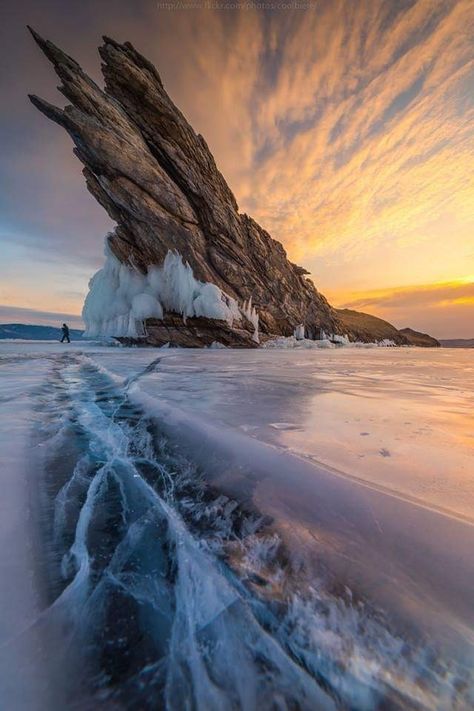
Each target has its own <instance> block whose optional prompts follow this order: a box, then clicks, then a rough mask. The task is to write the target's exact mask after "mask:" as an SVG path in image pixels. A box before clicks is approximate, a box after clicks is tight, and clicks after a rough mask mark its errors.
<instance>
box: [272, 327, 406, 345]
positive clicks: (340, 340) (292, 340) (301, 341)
mask: <svg viewBox="0 0 474 711" xmlns="http://www.w3.org/2000/svg"><path fill="white" fill-rule="evenodd" d="M295 330H296V329H295ZM322 333H323V335H324V338H322V339H321V340H319V341H312V340H310V339H309V338H298V337H297V336H296V335H293V336H279V337H278V338H272V339H271V340H269V341H266V342H265V343H263V344H262V348H285V349H290V348H341V346H342V347H345V348H388V347H390V346H395V345H396V343H395V342H394V341H391V340H390V339H388V338H384V339H383V341H378V342H375V343H363V342H362V341H350V340H349V339H348V338H347V336H337V335H332V336H330V338H329V337H328V336H327V335H326V334H325V333H324V332H322Z"/></svg>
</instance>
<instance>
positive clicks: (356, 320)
mask: <svg viewBox="0 0 474 711" xmlns="http://www.w3.org/2000/svg"><path fill="white" fill-rule="evenodd" d="M337 314H338V316H339V318H340V320H341V322H342V323H343V325H344V328H345V331H346V333H347V335H348V336H349V337H351V338H352V339H353V340H362V341H366V342H367V341H383V340H385V339H386V340H389V341H393V342H394V343H395V344H396V345H397V346H421V347H423V348H438V347H439V345H440V343H439V341H437V340H436V338H433V337H432V336H429V335H428V334H427V333H420V332H418V331H414V330H413V329H412V328H402V329H398V328H395V326H393V325H392V324H391V323H389V322H388V321H384V319H382V318H378V316H372V315H371V314H364V313H362V312H360V311H351V309H337Z"/></svg>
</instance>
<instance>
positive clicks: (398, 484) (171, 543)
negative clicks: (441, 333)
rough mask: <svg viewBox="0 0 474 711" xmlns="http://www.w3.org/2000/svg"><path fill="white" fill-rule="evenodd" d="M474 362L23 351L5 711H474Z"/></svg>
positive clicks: (10, 357)
mask: <svg viewBox="0 0 474 711" xmlns="http://www.w3.org/2000/svg"><path fill="white" fill-rule="evenodd" d="M137 308H138V307H137ZM249 308H251V307H249ZM298 335H301V334H298ZM472 357H473V355H472V352H470V351H463V350H447V349H446V350H445V349H439V350H423V349H385V348H380V349H379V348H377V349H347V350H346V349H343V348H342V349H339V348H336V349H329V348H328V349H319V350H310V349H306V348H301V349H300V348H296V349H289V350H286V349H262V350H256V351H232V350H229V349H209V350H199V351H198V350H196V351H184V350H175V349H136V348H135V349H129V348H108V347H100V346H97V345H94V344H88V343H84V344H71V345H68V346H60V345H59V344H46V343H45V344H41V343H35V344H26V343H25V344H23V343H22V344H15V343H7V344H1V345H0V369H1V370H0V377H1V378H2V397H1V398H0V426H1V453H2V511H3V514H2V525H1V527H0V534H1V541H0V562H1V566H2V578H1V582H0V603H1V605H2V619H1V626H0V631H1V634H2V637H1V639H0V645H1V647H0V649H1V651H0V663H1V664H0V666H1V665H3V674H2V675H1V676H0V685H1V688H0V705H2V702H3V706H5V707H7V708H15V709H16V708H20V709H21V708H25V709H26V708H28V709H30V708H35V709H36V708H37V709H41V711H43V709H47V708H51V704H52V702H51V698H53V697H58V698H60V702H58V701H57V700H56V698H55V702H56V705H57V704H58V703H60V705H61V707H62V708H67V707H68V704H72V701H71V699H72V698H74V703H75V705H74V708H79V709H81V708H84V709H86V708H90V707H91V704H92V705H94V704H98V703H99V702H100V703H104V704H107V703H110V704H111V705H112V706H113V707H114V708H115V707H118V708H122V707H126V708H127V707H137V708H144V709H147V708H157V707H165V708H169V709H181V708H185V707H187V706H189V708H199V709H206V711H207V709H209V710H212V709H216V710H217V709H219V711H220V709H227V708H229V709H234V708H241V709H254V708H255V709H256V708H260V709H267V708H268V709H269V708H295V707H296V708H303V709H315V708H318V709H319V708H322V709H323V708H328V709H333V708H334V709H335V708H352V709H381V708H394V709H397V708H400V709H402V708H412V709H415V708H417V709H439V710H440V711H441V710H444V709H451V708H456V709H469V708H471V706H472V704H473V701H474V696H473V694H474V685H473V684H474V679H473V671H472V670H473V663H472V662H473V655H474V634H473V633H474V627H473V620H474V601H473V599H472V589H473V585H474V553H473V551H474V545H473V544H474V486H473V481H474V480H473V453H474V437H473V434H474V433H473V431H472V423H471V413H472V407H473V399H474V363H473V361H472ZM4 571H6V572H7V575H4V574H3V573H4ZM12 589H14V590H15V595H14V596H13V595H12ZM236 659H238V660H239V663H238V664H236V663H235V661H236ZM20 662H21V663H20ZM71 668H74V669H75V670H76V673H75V674H73V675H71V674H70V673H69V672H70V669H71ZM68 670H69V671H68ZM65 679H66V680H67V683H66V682H65V681H64V680H65ZM59 680H61V681H59ZM58 686H59V687H60V688H59V689H58ZM51 694H53V696H51ZM32 700H33V701H32ZM81 704H82V706H81ZM3 706H2V707H3ZM71 707H72V706H71ZM99 707H100V706H99Z"/></svg>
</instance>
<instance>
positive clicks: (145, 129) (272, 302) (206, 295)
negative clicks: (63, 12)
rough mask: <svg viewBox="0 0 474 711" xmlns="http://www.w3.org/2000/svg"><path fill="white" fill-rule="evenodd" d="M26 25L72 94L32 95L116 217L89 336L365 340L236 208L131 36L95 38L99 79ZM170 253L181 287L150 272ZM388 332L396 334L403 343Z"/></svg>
mask: <svg viewBox="0 0 474 711" xmlns="http://www.w3.org/2000/svg"><path fill="white" fill-rule="evenodd" d="M30 31H31V33H32V35H33V37H34V39H35V41H36V42H37V44H38V45H39V47H40V48H41V49H42V51H43V52H44V54H45V55H46V57H47V58H48V59H49V60H50V61H51V62H52V64H53V66H54V69H55V71H56V73H57V75H58V76H59V78H60V80H61V84H60V86H59V87H58V88H59V90H60V91H61V92H62V93H63V94H64V96H65V97H66V98H67V99H68V101H70V104H69V105H67V106H66V107H65V108H64V109H60V108H58V107H56V106H53V105H51V104H49V103H48V102H46V101H44V100H43V99H40V98H38V97H37V96H30V99H31V101H32V102H33V104H34V105H35V106H36V107H37V108H38V109H39V110H40V111H41V112H42V113H43V114H45V115H46V116H47V117H48V118H50V119H52V120H53V121H55V122H56V123H58V124H59V125H61V126H63V127H64V128H65V129H66V131H67V132H68V133H69V135H70V136H71V138H72V140H73V142H74V145H75V148H74V153H75V154H76V156H77V157H78V158H79V160H80V161H81V162H82V163H83V164H84V169H83V174H84V177H85V179H86V184H87V187H88V189H89V191H90V192H91V193H92V195H93V196H94V197H95V198H96V199H97V200H98V202H99V203H100V204H101V205H102V206H103V207H104V208H105V209H106V211H107V212H108V214H109V215H110V217H111V218H112V219H113V220H114V221H115V222H116V224H117V226H116V228H115V230H114V231H113V233H111V234H110V235H109V236H108V249H109V252H110V257H109V261H108V263H106V267H105V268H104V270H102V272H101V273H98V274H97V275H96V277H94V279H93V280H92V281H91V292H90V295H89V297H88V300H86V305H85V311H84V316H85V320H86V324H87V325H88V330H89V331H90V333H91V334H92V335H94V334H99V333H107V335H111V336H121V337H123V338H124V339H125V340H127V341H130V340H134V341H136V340H139V342H141V343H145V344H152V345H161V344H163V343H166V342H171V343H172V344H173V345H183V346H193V345H194V346H199V345H209V344H211V343H212V342H213V341H219V342H221V343H223V344H225V345H233V346H245V347H250V346H256V345H257V342H258V334H259V336H260V338H261V339H263V340H264V339H266V338H269V337H271V336H273V335H279V336H281V335H283V336H290V335H292V334H293V332H294V331H295V329H296V328H298V327H300V329H299V332H300V331H301V324H303V325H304V330H305V335H306V337H309V338H317V337H318V334H319V333H320V330H321V329H323V330H324V331H325V332H326V333H334V334H345V333H346V332H348V333H349V335H350V336H351V337H352V338H353V339H354V340H356V339H359V340H364V341H371V340H372V341H373V340H374V338H375V331H374V332H372V331H371V329H370V328H369V329H366V328H365V327H363V328H358V327H357V325H356V324H354V323H353V324H352V326H351V327H350V328H348V324H347V322H346V321H347V320H346V319H342V318H341V314H339V313H338V312H337V311H336V310H335V309H333V308H332V307H331V306H330V305H329V303H328V302H327V300H326V299H325V298H324V296H322V295H321V294H320V293H319V292H318V291H317V289H316V288H315V286H314V285H313V283H312V282H311V281H310V280H309V279H308V278H307V277H306V276H305V275H306V274H307V273H308V272H306V270H305V269H303V268H302V267H299V266H297V265H295V264H293V263H292V262H290V261H289V260H288V258H287V256H286V253H285V250H284V249H283V247H282V245H281V244H280V243H279V242H277V241H275V240H274V239H272V238H271V237H270V235H269V234H268V232H266V231H265V230H264V229H262V228H261V227H260V226H259V225H258V224H257V223H256V222H255V220H253V219H252V218H251V217H249V216H248V215H245V214H241V213H239V211H238V206H237V202H236V200H235V197H234V195H233V194H232V192H231V190H230V188H229V186H228V185H227V183H226V181H225V180H224V178H223V176H222V175H221V173H220V172H219V170H218V169H217V166H216V164H215V161H214V158H213V156H212V154H211V152H210V150H209V148H208V146H207V144H206V142H205V140H204V138H203V137H202V136H201V135H198V134H196V133H195V132H194V130H193V128H192V127H191V126H190V125H189V123H188V122H187V121H186V119H185V118H184V116H183V115H182V113H181V112H180V111H179V109H178V108H177V107H176V106H175V105H174V104H173V102H172V101H171V99H170V97H169V96H168V94H167V93H166V91H165V89H164V87H163V84H162V82H161V79H160V76H159V74H158V72H157V71H156V69H155V67H154V66H153V65H152V64H150V62H149V61H148V60H147V59H145V58H144V57H143V56H142V55H141V54H139V53H138V52H137V51H136V50H135V49H134V47H133V46H132V45H131V44H130V43H128V42H126V43H125V44H118V43H117V42H115V41H114V40H112V39H109V38H107V37H104V44H103V45H102V46H101V47H100V49H99V52H100V56H101V58H102V72H103V76H104V80H105V86H104V89H101V88H100V87H99V86H97V85H96V84H95V82H93V81H92V80H91V79H90V78H89V77H88V76H87V75H86V74H85V73H84V72H83V71H82V69H81V67H80V66H79V65H78V64H77V62H76V61H75V60H74V59H72V58H71V57H69V56H68V55H67V54H65V53H64V52H63V51H62V50H60V49H59V48H58V47H56V46H55V45H54V44H52V43H51V42H49V41H46V40H44V39H43V38H41V37H40V36H39V35H38V34H37V33H36V32H34V31H33V30H30ZM177 255H179V264H178V266H177V268H178V271H179V273H180V280H178V281H179V284H178V287H179V288H178V287H175V285H172V284H171V285H170V283H169V282H170V278H169V274H165V273H161V276H160V273H158V272H159V270H160V269H162V265H163V264H165V263H166V262H167V259H168V257H169V256H171V257H172V258H173V259H175V258H176V256H177ZM117 260H118V261H117ZM171 261H172V260H171ZM168 262H170V260H169V259H168ZM186 265H189V267H188V266H186ZM153 270H155V271H153ZM183 270H184V271H183ZM181 277H182V278H181ZM153 284H155V286H154V287H153ZM157 284H158V285H157ZM216 287H217V288H216ZM114 289H115V291H114ZM153 289H155V291H153ZM91 294H92V296H91ZM92 297H93V298H92ZM92 302H93V303H92ZM100 309H103V310H104V314H101V313H100ZM107 309H108V312H107V314H105V311H106V310H107ZM344 313H345V312H342V315H344ZM352 313H354V312H352ZM221 314H223V315H221ZM229 314H230V317H229ZM257 315H258V319H257ZM257 321H258V323H257ZM91 322H93V325H92V326H91ZM137 323H140V328H141V324H144V328H143V330H141V331H140V330H137V328H136V325H135V324H137ZM392 328H393V327H392ZM393 331H395V338H394V340H395V341H396V342H397V343H406V342H407V339H406V338H405V337H404V336H402V335H397V334H398V332H397V331H396V329H393ZM138 336H140V338H139V339H138V338H137V337H138ZM384 337H385V336H384ZM389 337H391V336H389Z"/></svg>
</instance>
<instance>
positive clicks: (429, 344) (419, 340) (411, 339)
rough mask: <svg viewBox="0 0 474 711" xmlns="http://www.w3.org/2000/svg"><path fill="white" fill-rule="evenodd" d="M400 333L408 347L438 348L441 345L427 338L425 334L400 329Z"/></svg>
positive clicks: (409, 329) (434, 339) (433, 339)
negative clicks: (406, 341)
mask: <svg viewBox="0 0 474 711" xmlns="http://www.w3.org/2000/svg"><path fill="white" fill-rule="evenodd" d="M400 333H401V334H402V335H403V336H405V338H406V339H407V340H408V345H409V346H419V347H422V348H439V347H440V345H441V343H440V342H439V341H437V340H436V338H433V336H429V335H428V334H427V333H421V332H420V331H414V330H413V329H412V328H402V329H400Z"/></svg>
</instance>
